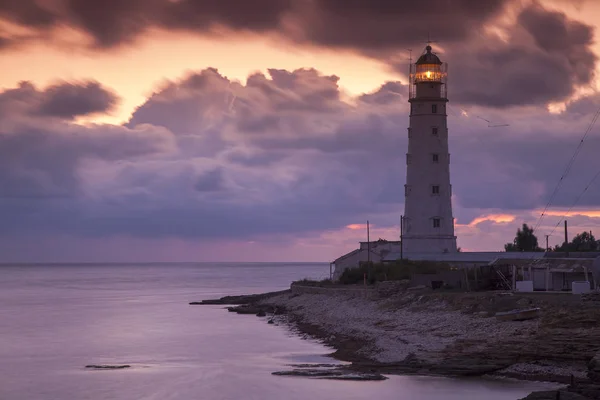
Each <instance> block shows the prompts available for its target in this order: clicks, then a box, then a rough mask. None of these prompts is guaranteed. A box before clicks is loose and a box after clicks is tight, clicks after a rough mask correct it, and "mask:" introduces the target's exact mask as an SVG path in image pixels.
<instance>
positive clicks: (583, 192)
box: [550, 171, 600, 235]
mask: <svg viewBox="0 0 600 400" xmlns="http://www.w3.org/2000/svg"><path fill="white" fill-rule="evenodd" d="M599 176H600V171H598V172H597V173H596V175H594V177H593V178H592V179H591V180H590V181H589V182H588V184H587V186H586V187H585V188H584V189H583V191H582V192H581V193H579V196H577V198H576V199H575V202H574V203H573V204H572V205H571V207H569V210H568V211H567V212H566V213H565V215H563V216H562V217H561V218H560V220H559V221H558V223H557V224H556V226H554V228H553V229H552V232H550V235H552V234H553V233H554V231H555V230H556V228H558V226H559V225H560V223H561V222H562V221H563V220H564V219H565V218H566V217H567V216H568V215H569V213H570V212H571V210H573V207H575V206H576V205H577V203H579V200H581V198H582V197H583V195H584V194H585V192H587V190H588V189H589V187H590V186H592V185H593V184H594V182H595V181H596V179H598V177H599Z"/></svg>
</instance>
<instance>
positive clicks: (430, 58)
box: [415, 46, 442, 65]
mask: <svg viewBox="0 0 600 400" xmlns="http://www.w3.org/2000/svg"><path fill="white" fill-rule="evenodd" d="M425 50H426V51H427V52H426V53H425V54H423V55H422V56H421V57H419V59H418V60H417V62H416V63H415V64H417V65H422V64H441V63H442V62H441V61H440V59H439V57H438V56H436V55H435V54H433V53H432V52H431V46H427V47H425Z"/></svg>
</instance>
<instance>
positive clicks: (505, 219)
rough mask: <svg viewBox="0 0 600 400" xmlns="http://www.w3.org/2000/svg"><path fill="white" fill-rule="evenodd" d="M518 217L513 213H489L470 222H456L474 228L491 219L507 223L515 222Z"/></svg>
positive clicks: (499, 222) (491, 220) (498, 222)
mask: <svg viewBox="0 0 600 400" xmlns="http://www.w3.org/2000/svg"><path fill="white" fill-rule="evenodd" d="M515 219H516V216H515V215H512V214H489V215H482V216H480V217H477V218H475V219H474V220H472V221H471V222H469V223H468V224H456V225H457V226H468V227H470V228H474V227H476V226H477V225H479V224H480V223H482V222H486V221H490V222H494V223H496V224H506V223H510V222H513V221H514V220H515Z"/></svg>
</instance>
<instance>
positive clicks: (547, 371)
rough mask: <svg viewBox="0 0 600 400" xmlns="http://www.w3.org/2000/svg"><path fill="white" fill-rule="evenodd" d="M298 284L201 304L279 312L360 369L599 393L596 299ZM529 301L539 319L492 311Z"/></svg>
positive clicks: (397, 285) (599, 332) (281, 319)
mask: <svg viewBox="0 0 600 400" xmlns="http://www.w3.org/2000/svg"><path fill="white" fill-rule="evenodd" d="M293 289H295V290H293V291H292V290H287V291H282V292H276V293H272V294H262V295H258V296H240V297H238V298H235V297H234V298H232V297H230V298H227V299H223V300H217V301H214V300H213V301H209V302H206V303H204V304H242V305H240V306H238V307H237V308H233V309H231V311H236V312H240V313H258V312H262V313H267V314H269V313H272V312H275V319H276V320H277V321H278V322H280V323H285V324H288V325H289V326H290V327H291V328H292V329H294V330H296V331H297V332H298V333H300V334H304V335H310V336H311V337H313V338H317V339H319V340H321V341H322V342H323V343H324V344H326V345H327V346H330V347H332V348H333V349H335V352H334V353H333V354H332V356H333V357H335V358H337V359H339V360H342V361H349V362H351V363H352V365H351V366H350V368H351V369H354V370H357V371H362V372H377V373H382V374H409V373H412V374H423V375H425V374H436V375H445V376H486V375H487V376H495V377H508V378H515V379H527V380H539V381H553V382H560V383H564V384H571V383H575V386H578V387H580V388H584V387H587V388H588V389H589V388H590V387H591V388H592V392H590V391H589V390H588V393H587V395H588V396H589V395H590V394H591V395H594V396H595V395H596V394H597V395H598V396H600V386H599V387H597V388H595V387H594V383H593V381H594V379H591V378H590V360H592V358H593V357H594V356H595V355H596V354H597V353H599V352H600V323H599V322H598V321H600V306H599V305H598V304H597V302H583V301H581V299H580V298H579V296H574V295H571V294H546V293H530V294H512V293H510V294H507V293H497V292H477V293H463V292H443V291H432V290H430V289H429V290H428V289H425V288H421V289H418V288H417V290H414V289H409V288H408V287H407V286H406V284H405V283H403V282H395V283H387V284H381V285H375V287H374V288H372V289H369V291H368V292H367V291H366V290H356V291H355V293H348V292H347V291H346V292H344V293H338V292H336V290H335V289H330V290H322V291H321V292H324V293H310V290H308V289H307V290H306V292H303V291H302V290H299V289H302V288H299V287H295V288H293ZM528 307H540V308H541V309H542V315H541V317H540V318H537V319H533V320H528V321H499V320H497V319H496V318H494V317H493V316H494V315H495V313H496V312H499V311H509V310H512V309H516V308H528ZM262 313H261V314H260V315H262ZM598 368H600V365H598ZM599 372H600V370H599ZM592 375H593V374H592ZM593 377H595V375H594V376H593ZM571 389H573V388H571ZM595 389H598V391H597V393H596V392H594V391H593V390H595ZM565 390H567V389H565ZM572 392H573V390H570V392H569V395H571V394H573V395H575V394H574V393H572ZM540 395H541V394H540ZM563 397H564V396H563ZM532 398H533V397H532ZM535 398H538V399H542V398H544V397H535ZM552 398H555V397H552ZM564 398H568V397H564ZM573 398H575V397H573ZM579 398H580V399H585V398H598V397H579Z"/></svg>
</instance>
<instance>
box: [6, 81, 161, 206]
mask: <svg viewBox="0 0 600 400" xmlns="http://www.w3.org/2000/svg"><path fill="white" fill-rule="evenodd" d="M114 100H115V97H114V95H112V94H111V93H110V92H108V91H106V90H104V89H102V88H101V87H99V86H98V85H97V84H96V83H88V84H83V85H81V86H79V85H77V84H72V83H62V84H60V85H56V86H51V87H49V88H47V89H46V90H44V91H39V90H37V89H36V88H35V87H34V86H33V85H32V84H30V83H27V82H24V83H21V85H20V86H19V87H18V88H16V89H9V90H6V91H4V92H0V197H2V198H4V199H7V198H9V199H10V198H49V197H76V196H78V195H81V185H80V177H79V176H78V169H77V168H78V166H79V164H80V162H81V161H82V160H86V159H96V158H98V159H104V160H110V161H118V160H122V159H136V158H137V157H140V156H147V155H152V154H156V153H162V152H169V151H170V150H172V149H173V142H172V135H171V134H170V133H169V132H167V131H166V130H165V129H162V128H157V127H153V126H149V125H140V126H139V127H136V129H127V128H124V127H120V126H111V125H95V126H89V127H83V126H80V125H76V124H73V123H71V122H69V120H71V119H72V118H73V117H75V116H78V115H87V114H89V113H94V112H102V111H106V110H107V109H108V108H110V106H111V104H112V103H113V102H114ZM10 204H13V203H10ZM41 204H42V205H43V204H44V203H41ZM20 206H21V205H20ZM3 211H4V212H5V213H7V214H10V212H9V211H8V210H6V209H4V210H3Z"/></svg>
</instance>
